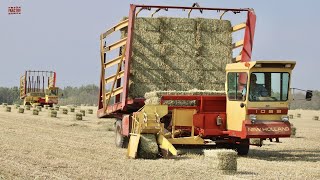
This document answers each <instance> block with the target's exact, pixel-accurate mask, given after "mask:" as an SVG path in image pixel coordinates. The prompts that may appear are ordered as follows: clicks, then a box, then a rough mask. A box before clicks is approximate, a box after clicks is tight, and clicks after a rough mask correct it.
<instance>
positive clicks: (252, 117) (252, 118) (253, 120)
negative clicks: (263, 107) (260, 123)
mask: <svg viewBox="0 0 320 180" xmlns="http://www.w3.org/2000/svg"><path fill="white" fill-rule="evenodd" d="M249 119H250V120H251V122H252V123H254V122H255V121H256V120H257V115H255V114H250V115H249Z"/></svg>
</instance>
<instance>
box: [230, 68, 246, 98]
mask: <svg viewBox="0 0 320 180" xmlns="http://www.w3.org/2000/svg"><path fill="white" fill-rule="evenodd" d="M227 77H228V79H227V86H228V87H227V89H228V90H227V94H228V99H229V100H231V101H244V100H245V99H246V86H247V79H248V74H247V73H246V72H229V73H228V76H227Z"/></svg>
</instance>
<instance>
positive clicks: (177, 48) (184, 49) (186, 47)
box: [162, 43, 200, 58]
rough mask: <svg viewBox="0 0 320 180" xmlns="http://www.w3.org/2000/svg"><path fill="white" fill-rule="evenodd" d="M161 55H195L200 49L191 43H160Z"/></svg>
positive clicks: (197, 54)
mask: <svg viewBox="0 0 320 180" xmlns="http://www.w3.org/2000/svg"><path fill="white" fill-rule="evenodd" d="M162 50H163V53H162V55H163V56H165V57H167V56H180V57H190V58H191V57H197V56H199V55H200V50H199V48H198V47H197V46H196V45H191V44H186V43H183V44H170V43H165V44H162Z"/></svg>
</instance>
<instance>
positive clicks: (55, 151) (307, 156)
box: [0, 107, 320, 179]
mask: <svg viewBox="0 0 320 180" xmlns="http://www.w3.org/2000/svg"><path fill="white" fill-rule="evenodd" d="M80 108H81V109H87V108H92V107H78V108H77V109H76V112H78V111H79V109H80ZM17 111H18V110H17V109H14V108H12V112H5V108H3V107H0V179H182V178H184V179H185V178H188V179H189V178H192V179H195V178H197V179H199V178H200V179H320V144H319V143H318V140H319V138H320V121H316V120H312V117H313V116H314V115H318V116H319V115H320V111H303V110H295V111H290V112H289V113H290V114H294V115H296V113H301V115H302V117H301V118H294V119H292V120H291V122H292V123H293V124H294V125H295V127H296V128H297V133H296V138H289V139H280V141H281V143H274V142H273V143H271V142H265V145H264V146H262V147H252V148H251V150H250V152H249V155H248V156H247V157H239V158H238V160H237V162H238V171H237V173H235V174H231V175H230V174H224V173H222V172H219V171H218V170H217V169H215V168H214V166H213V164H214V162H213V161H214V160H210V159H208V158H205V157H204V156H203V155H193V154H188V155H183V156H180V157H178V158H176V159H157V160H143V159H137V160H132V159H127V158H126V156H125V153H126V150H125V149H120V148H116V147H115V145H114V132H113V129H114V128H113V123H114V120H112V119H98V118H96V115H95V111H96V109H94V114H86V116H85V117H84V120H82V121H78V120H75V118H74V117H75V113H71V112H69V114H68V115H64V114H62V111H60V112H58V117H57V118H51V117H48V112H47V110H45V109H43V111H41V112H40V114H39V115H38V116H35V115H32V111H25V113H24V114H19V113H18V112H17ZM295 117H296V116H295Z"/></svg>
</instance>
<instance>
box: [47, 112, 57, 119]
mask: <svg viewBox="0 0 320 180" xmlns="http://www.w3.org/2000/svg"><path fill="white" fill-rule="evenodd" d="M57 114H58V113H57V111H56V110H51V111H49V117H54V118H55V117H57Z"/></svg>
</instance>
